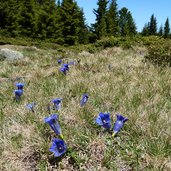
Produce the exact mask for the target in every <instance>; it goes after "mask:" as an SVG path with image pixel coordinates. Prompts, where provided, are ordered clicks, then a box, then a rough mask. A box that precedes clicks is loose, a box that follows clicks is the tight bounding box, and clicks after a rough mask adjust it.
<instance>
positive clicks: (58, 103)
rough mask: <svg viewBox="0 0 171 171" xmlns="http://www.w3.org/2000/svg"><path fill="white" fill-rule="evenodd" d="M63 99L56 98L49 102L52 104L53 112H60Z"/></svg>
mask: <svg viewBox="0 0 171 171" xmlns="http://www.w3.org/2000/svg"><path fill="white" fill-rule="evenodd" d="M62 100H63V99H61V98H57V99H53V100H51V102H52V103H53V104H54V106H53V109H54V110H60V109H61V102H62Z"/></svg>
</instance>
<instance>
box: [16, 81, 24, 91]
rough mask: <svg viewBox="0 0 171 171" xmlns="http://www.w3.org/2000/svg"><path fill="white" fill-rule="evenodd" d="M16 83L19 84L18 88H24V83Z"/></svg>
mask: <svg viewBox="0 0 171 171" xmlns="http://www.w3.org/2000/svg"><path fill="white" fill-rule="evenodd" d="M15 85H16V86H17V88H18V90H23V88H24V84H23V83H16V84H15Z"/></svg>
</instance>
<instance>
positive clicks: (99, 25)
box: [93, 0, 108, 39]
mask: <svg viewBox="0 0 171 171" xmlns="http://www.w3.org/2000/svg"><path fill="white" fill-rule="evenodd" d="M107 4H108V1H107V0H98V2H97V5H98V8H97V9H94V10H93V13H94V14H95V15H96V22H95V24H93V27H94V32H95V34H96V37H97V38H98V39H100V38H102V37H103V36H106V34H107V30H106V29H107V25H106V12H107Z"/></svg>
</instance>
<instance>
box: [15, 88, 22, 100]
mask: <svg viewBox="0 0 171 171" xmlns="http://www.w3.org/2000/svg"><path fill="white" fill-rule="evenodd" d="M14 94H15V99H16V100H20V98H21V95H22V94H23V90H20V89H19V90H14Z"/></svg>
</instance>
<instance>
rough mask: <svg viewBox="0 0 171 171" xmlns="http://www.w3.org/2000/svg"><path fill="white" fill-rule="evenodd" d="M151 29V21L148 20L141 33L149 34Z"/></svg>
mask: <svg viewBox="0 0 171 171" xmlns="http://www.w3.org/2000/svg"><path fill="white" fill-rule="evenodd" d="M149 29H150V23H149V22H148V23H147V24H145V25H144V27H143V29H142V32H141V34H142V35H143V36H148V35H149Z"/></svg>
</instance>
